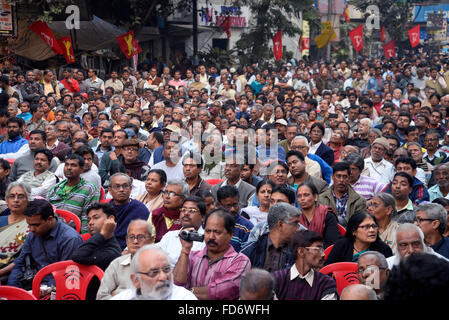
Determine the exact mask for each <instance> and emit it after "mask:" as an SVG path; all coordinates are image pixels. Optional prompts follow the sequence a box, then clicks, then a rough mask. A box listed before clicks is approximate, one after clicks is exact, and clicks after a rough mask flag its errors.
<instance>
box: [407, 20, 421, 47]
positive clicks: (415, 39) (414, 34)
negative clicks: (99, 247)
mask: <svg viewBox="0 0 449 320" xmlns="http://www.w3.org/2000/svg"><path fill="white" fill-rule="evenodd" d="M408 37H409V39H410V44H411V46H412V48H414V47H416V46H417V45H418V44H419V24H418V25H416V26H414V27H413V28H411V29H410V30H409V31H408Z"/></svg>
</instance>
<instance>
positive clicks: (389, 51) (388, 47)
mask: <svg viewBox="0 0 449 320" xmlns="http://www.w3.org/2000/svg"><path fill="white" fill-rule="evenodd" d="M382 48H383V49H384V53H385V57H386V58H387V59H389V58H394V57H396V49H395V48H394V40H391V41H390V42H388V43H386V44H384V45H383V46H382Z"/></svg>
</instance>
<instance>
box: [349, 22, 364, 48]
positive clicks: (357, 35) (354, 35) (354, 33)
mask: <svg viewBox="0 0 449 320" xmlns="http://www.w3.org/2000/svg"><path fill="white" fill-rule="evenodd" d="M349 36H350V37H351V40H352V44H353V45H354V49H355V51H356V52H359V51H360V50H362V49H363V25H360V26H358V27H357V28H354V29H352V30H349Z"/></svg>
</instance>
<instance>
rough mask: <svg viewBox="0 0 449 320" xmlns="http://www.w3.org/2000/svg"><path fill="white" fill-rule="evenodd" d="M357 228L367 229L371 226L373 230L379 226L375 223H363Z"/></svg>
mask: <svg viewBox="0 0 449 320" xmlns="http://www.w3.org/2000/svg"><path fill="white" fill-rule="evenodd" d="M359 228H361V229H363V230H365V231H367V230H369V229H371V228H373V229H374V230H377V229H378V228H379V226H378V225H377V224H375V223H373V224H365V225H363V226H359Z"/></svg>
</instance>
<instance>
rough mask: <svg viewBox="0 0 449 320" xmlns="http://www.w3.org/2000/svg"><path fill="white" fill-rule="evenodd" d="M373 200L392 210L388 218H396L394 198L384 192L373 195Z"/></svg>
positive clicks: (396, 211)
mask: <svg viewBox="0 0 449 320" xmlns="http://www.w3.org/2000/svg"><path fill="white" fill-rule="evenodd" d="M345 160H346V159H345ZM374 198H379V199H380V201H382V202H383V204H384V206H385V207H387V208H388V207H391V208H393V211H391V216H390V218H394V217H396V215H397V214H398V210H397V208H396V200H394V197H393V196H392V195H391V194H389V193H386V192H381V193H376V194H374V196H373V197H372V199H374Z"/></svg>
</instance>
